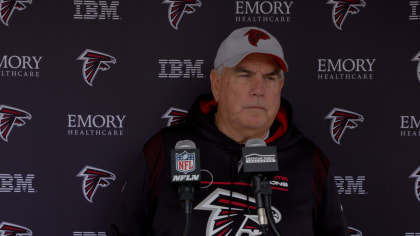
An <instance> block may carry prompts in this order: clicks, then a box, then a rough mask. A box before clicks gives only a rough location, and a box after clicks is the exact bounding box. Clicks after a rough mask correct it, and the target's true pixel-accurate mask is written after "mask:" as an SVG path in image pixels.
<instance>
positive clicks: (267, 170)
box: [238, 139, 279, 235]
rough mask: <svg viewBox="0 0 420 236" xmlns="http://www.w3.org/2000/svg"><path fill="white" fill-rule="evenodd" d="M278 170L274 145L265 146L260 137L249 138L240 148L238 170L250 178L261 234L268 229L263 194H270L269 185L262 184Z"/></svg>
mask: <svg viewBox="0 0 420 236" xmlns="http://www.w3.org/2000/svg"><path fill="white" fill-rule="evenodd" d="M278 171H279V166H278V160H277V149H276V147H272V146H271V147H267V144H266V143H265V141H264V140H262V139H250V140H248V141H247V142H246V143H245V147H244V148H242V158H241V160H240V161H239V164H238V172H239V173H240V174H241V175H242V176H243V177H244V178H245V179H248V180H249V179H251V185H252V190H253V193H254V196H255V203H256V206H257V213H258V222H259V223H260V226H261V230H262V233H263V235H266V234H267V231H268V223H269V221H268V219H267V213H268V214H272V213H271V210H270V212H266V211H268V210H266V208H265V206H264V203H263V195H264V196H267V195H271V187H270V186H269V185H267V184H264V183H265V182H266V180H267V179H269V178H272V177H273V176H274V175H275V174H276V173H277V172H278ZM270 223H271V220H270Z"/></svg>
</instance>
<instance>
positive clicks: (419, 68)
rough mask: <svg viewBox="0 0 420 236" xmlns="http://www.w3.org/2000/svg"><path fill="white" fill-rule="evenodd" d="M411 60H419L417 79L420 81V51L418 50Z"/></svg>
mask: <svg viewBox="0 0 420 236" xmlns="http://www.w3.org/2000/svg"><path fill="white" fill-rule="evenodd" d="M411 61H417V62H418V63H417V79H418V80H419V82H420V52H418V53H417V54H416V55H415V56H414V57H413V59H411Z"/></svg>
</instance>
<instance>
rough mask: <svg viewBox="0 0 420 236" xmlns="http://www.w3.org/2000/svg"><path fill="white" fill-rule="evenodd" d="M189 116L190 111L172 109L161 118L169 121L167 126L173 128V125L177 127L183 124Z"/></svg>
mask: <svg viewBox="0 0 420 236" xmlns="http://www.w3.org/2000/svg"><path fill="white" fill-rule="evenodd" d="M187 114H188V111H186V110H182V109H179V108H175V107H171V108H169V110H168V111H167V112H165V114H163V116H161V117H160V118H162V119H168V124H167V126H168V127H169V126H172V125H176V124H178V123H181V121H182V120H183V119H184V118H185V117H187Z"/></svg>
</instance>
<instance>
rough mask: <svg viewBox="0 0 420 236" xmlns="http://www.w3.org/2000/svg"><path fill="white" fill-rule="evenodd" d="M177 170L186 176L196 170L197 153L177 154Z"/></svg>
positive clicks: (185, 152)
mask: <svg viewBox="0 0 420 236" xmlns="http://www.w3.org/2000/svg"><path fill="white" fill-rule="evenodd" d="M175 156H176V170H177V171H178V172H182V173H184V174H187V173H190V172H192V171H194V170H195V153H188V152H187V151H184V152H183V153H176V155H175Z"/></svg>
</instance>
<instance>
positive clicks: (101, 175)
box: [77, 166, 116, 203]
mask: <svg viewBox="0 0 420 236" xmlns="http://www.w3.org/2000/svg"><path fill="white" fill-rule="evenodd" d="M77 177H83V184H82V191H83V196H85V198H86V200H88V201H89V202H90V203H92V202H93V201H92V199H93V196H94V195H95V193H96V190H97V189H98V187H99V186H100V187H103V188H104V187H107V186H109V185H110V182H109V180H115V179H116V176H115V175H114V174H113V173H111V172H109V171H106V170H102V169H99V168H96V167H91V166H85V168H83V169H82V170H81V171H80V172H79V174H77Z"/></svg>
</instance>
